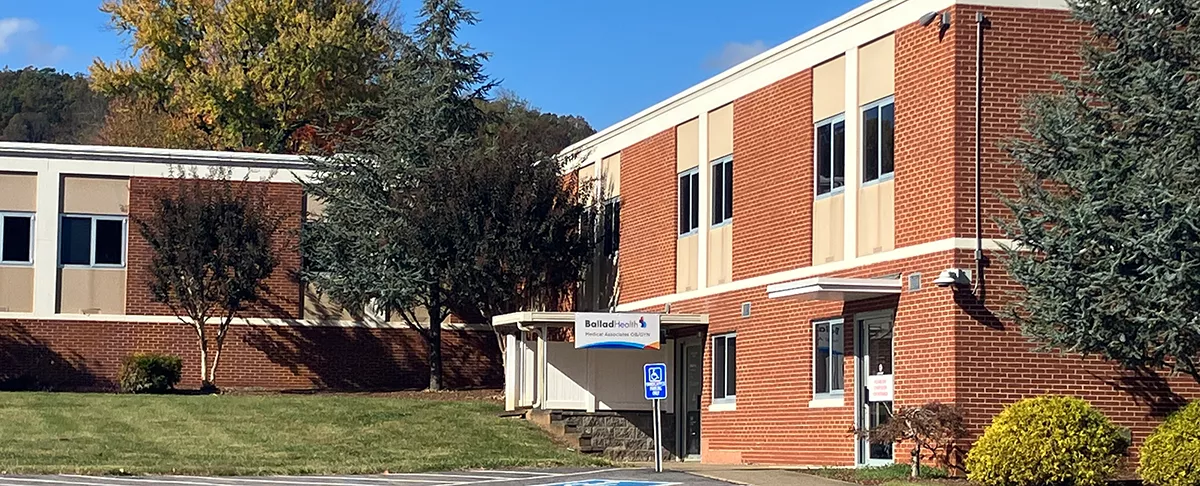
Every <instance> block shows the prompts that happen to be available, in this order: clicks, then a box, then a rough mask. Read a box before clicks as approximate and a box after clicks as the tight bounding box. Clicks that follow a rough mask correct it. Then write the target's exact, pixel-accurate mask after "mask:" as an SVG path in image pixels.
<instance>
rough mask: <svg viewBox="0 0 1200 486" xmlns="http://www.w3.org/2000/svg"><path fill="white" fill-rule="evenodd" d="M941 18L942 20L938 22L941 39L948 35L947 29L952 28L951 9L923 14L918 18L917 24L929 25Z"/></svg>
mask: <svg viewBox="0 0 1200 486" xmlns="http://www.w3.org/2000/svg"><path fill="white" fill-rule="evenodd" d="M939 18H940V19H941V22H939V23H938V39H939V40H940V39H942V38H944V37H945V36H946V31H948V30H950V11H949V10H947V11H945V12H929V13H927V14H925V15H922V16H921V18H920V19H917V24H919V25H920V26H921V27H928V26H929V25H930V24H932V23H933V21H934V20H937V19H939Z"/></svg>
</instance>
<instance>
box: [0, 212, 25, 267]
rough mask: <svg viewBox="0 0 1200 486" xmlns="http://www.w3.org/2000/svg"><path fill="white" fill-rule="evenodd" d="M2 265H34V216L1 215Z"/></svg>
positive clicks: (0, 250)
mask: <svg viewBox="0 0 1200 486" xmlns="http://www.w3.org/2000/svg"><path fill="white" fill-rule="evenodd" d="M0 263H33V215H32V214H21V213H0Z"/></svg>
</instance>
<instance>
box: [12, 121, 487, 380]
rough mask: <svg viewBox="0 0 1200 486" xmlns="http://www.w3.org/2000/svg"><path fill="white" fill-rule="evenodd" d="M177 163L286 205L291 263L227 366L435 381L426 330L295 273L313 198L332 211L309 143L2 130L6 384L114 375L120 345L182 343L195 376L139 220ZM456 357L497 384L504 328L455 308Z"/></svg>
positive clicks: (455, 376)
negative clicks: (177, 145)
mask: <svg viewBox="0 0 1200 486" xmlns="http://www.w3.org/2000/svg"><path fill="white" fill-rule="evenodd" d="M181 168H188V169H195V170H196V171H197V172H198V173H199V174H200V175H204V174H206V173H208V172H209V170H210V169H214V168H220V169H223V170H228V171H230V173H229V177H230V178H231V179H232V180H234V181H242V180H246V181H247V182H237V184H247V185H248V186H247V188H248V189H254V190H261V191H265V196H266V200H267V201H268V204H269V207H270V210H272V211H275V212H276V214H277V215H278V216H279V217H280V218H281V221H282V227H281V229H280V231H279V233H278V234H277V235H276V238H275V245H276V248H275V250H276V256H277V257H278V259H279V262H280V264H279V266H278V268H277V269H276V270H275V272H274V274H273V275H272V276H271V277H269V278H268V279H267V287H268V290H267V291H266V300H265V302H262V303H260V304H258V305H255V306H253V307H252V308H251V309H250V310H249V311H247V312H245V313H243V315H242V318H240V319H237V320H235V325H234V326H233V327H232V328H231V330H230V333H229V337H228V338H227V340H226V346H225V351H224V353H223V354H222V356H221V368H220V369H219V370H218V372H217V382H218V384H219V385H221V386H224V387H234V388H264V389H311V388H329V389H353V390H363V389H400V388H424V387H425V386H426V385H427V384H428V383H429V366H428V364H427V360H426V348H425V344H424V341H423V339H422V338H421V336H420V335H419V333H418V331H417V330H414V329H411V328H409V327H408V326H407V325H405V324H404V323H402V322H395V321H391V322H389V321H384V320H382V319H378V318H371V317H368V318H364V319H359V320H355V319H351V318H350V317H349V316H348V315H346V314H345V313H343V312H341V311H340V310H339V309H337V308H336V307H335V306H333V305H332V304H330V303H329V301H328V299H324V298H323V297H322V296H321V295H320V294H319V293H317V292H315V291H314V289H311V288H307V287H306V286H305V285H302V284H301V283H300V282H299V281H298V280H297V279H296V277H295V271H296V270H298V268H299V265H300V254H299V250H298V245H297V242H298V235H299V230H300V225H301V223H302V222H303V220H304V218H305V217H306V216H305V215H306V213H309V214H312V213H317V212H319V211H320V207H319V204H316V203H315V202H314V201H310V200H308V198H306V197H305V195H304V194H303V191H302V189H301V186H300V184H299V183H298V182H297V181H298V180H299V179H303V178H305V177H308V176H309V171H308V165H307V164H306V163H305V161H304V160H303V159H302V158H300V157H295V156H279V155H262V154H245V153H228V152H203V151H185V150H159V149H135V148H125V147H91V146H72V145H44V144H25V143H9V142H0V217H2V225H0V253H2V258H0V260H2V261H0V388H23V389H28V388H34V389H111V388H114V387H115V381H116V374H117V368H118V365H119V363H120V360H121V359H122V358H124V357H125V356H126V355H128V354H131V353H134V352H148V351H156V352H170V353H174V354H177V355H179V356H181V357H182V358H183V360H184V375H183V377H184V380H183V383H182V386H185V387H193V388H194V387H196V386H199V379H198V377H199V364H198V353H199V352H198V348H197V345H196V337H195V333H194V332H193V331H192V330H191V328H190V327H189V326H186V325H184V324H182V323H180V322H179V321H178V319H177V318H175V317H172V313H171V311H170V309H169V308H168V307H166V306H165V305H163V304H160V303H155V302H153V301H152V300H151V294H150V290H149V287H148V286H147V277H148V270H147V267H146V265H147V263H148V262H149V259H150V258H151V255H150V249H149V247H148V245H147V243H146V241H145V240H144V239H143V238H142V236H141V234H140V233H139V231H138V229H137V225H136V222H137V221H138V220H139V219H140V218H143V217H146V216H148V215H149V214H150V213H149V212H150V211H151V210H152V207H153V204H154V199H155V198H156V197H157V196H158V195H159V194H162V193H163V192H164V191H167V192H169V191H171V190H172V189H173V188H174V184H176V182H175V181H173V180H172V179H171V177H172V176H173V175H174V174H178V173H179V171H180V169H181ZM446 326H447V331H446V332H445V334H444V338H443V339H445V348H444V353H443V356H444V359H445V373H446V380H447V384H448V385H449V386H452V387H485V386H498V385H499V383H500V380H501V369H502V365H501V364H500V360H499V354H498V351H497V346H496V339H495V336H494V334H493V332H492V331H491V330H490V329H489V328H488V327H487V326H479V325H467V324H462V323H449V324H447V325H446Z"/></svg>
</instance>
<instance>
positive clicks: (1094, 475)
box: [967, 396, 1129, 486]
mask: <svg viewBox="0 0 1200 486" xmlns="http://www.w3.org/2000/svg"><path fill="white" fill-rule="evenodd" d="M1128 446H1129V443H1128V440H1126V439H1125V437H1124V435H1123V434H1122V433H1121V429H1120V428H1119V427H1117V426H1116V425H1113V423H1112V422H1110V421H1109V420H1108V418H1107V417H1105V416H1104V414H1102V413H1100V412H1099V411H1097V410H1096V409H1094V408H1092V406H1091V405H1089V404H1088V403H1087V402H1085V401H1083V400H1080V399H1078V398H1070V397H1058V396H1047V397H1039V398H1031V399H1026V400H1022V401H1020V402H1017V403H1014V404H1012V405H1010V406H1008V408H1005V409H1004V411H1003V412H1001V413H1000V415H997V416H996V418H995V419H993V420H992V425H991V426H989V427H988V428H987V429H986V430H985V431H984V433H983V437H980V439H979V441H978V442H976V443H975V446H974V447H973V448H972V449H971V452H970V453H968V454H967V471H968V473H967V477H968V479H970V480H971V481H975V482H978V483H980V484H983V485H986V486H1034V485H1037V486H1099V485H1102V484H1104V482H1105V480H1106V479H1108V478H1110V477H1112V476H1113V475H1114V474H1115V473H1116V472H1117V470H1118V468H1119V467H1120V464H1121V456H1122V455H1123V454H1124V452H1125V449H1126V448H1128Z"/></svg>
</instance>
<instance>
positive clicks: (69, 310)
mask: <svg viewBox="0 0 1200 486" xmlns="http://www.w3.org/2000/svg"><path fill="white" fill-rule="evenodd" d="M58 303H59V304H58V312H59V313H60V314H84V313H89V314H124V313H125V270H124V269H121V270H110V269H94V268H62V269H59V271H58Z"/></svg>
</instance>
